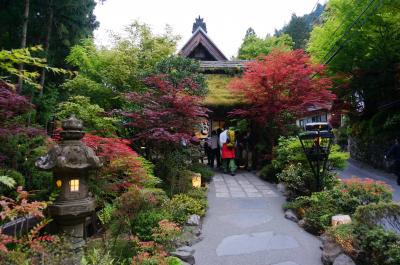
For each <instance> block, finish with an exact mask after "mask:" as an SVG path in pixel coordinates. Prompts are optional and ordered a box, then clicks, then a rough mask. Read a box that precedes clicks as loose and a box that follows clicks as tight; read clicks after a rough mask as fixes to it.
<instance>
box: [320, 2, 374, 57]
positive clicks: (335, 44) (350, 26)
mask: <svg viewBox="0 0 400 265" xmlns="http://www.w3.org/2000/svg"><path fill="white" fill-rule="evenodd" d="M375 1H376V0H371V1H370V2H369V3H368V5H367V7H365V8H364V10H363V11H362V12H361V13H360V14H359V15H358V16H357V17H356V19H354V20H353V22H352V23H350V25H349V26H348V27H347V28H346V30H345V31H344V32H343V34H342V35H341V36H340V38H339V39H338V40H336V41H335V42H334V44H333V45H332V47H331V48H330V49H329V51H328V52H327V53H326V54H325V56H324V57H323V58H322V61H323V60H325V58H327V57H328V56H329V54H330V53H331V52H332V51H333V50H334V48H335V47H336V46H337V44H338V43H340V42H341V40H342V39H343V38H345V37H346V35H348V34H349V32H350V31H351V30H352V29H353V27H354V26H355V25H356V24H357V22H358V21H359V20H360V18H361V17H362V16H363V15H364V14H365V12H367V11H368V9H369V8H370V7H371V6H372V4H373V3H374V2H375ZM345 21H346V20H343V22H342V24H341V25H343V24H344V22H345ZM338 30H339V27H338V28H337V29H336V30H335V32H337V31H338Z"/></svg>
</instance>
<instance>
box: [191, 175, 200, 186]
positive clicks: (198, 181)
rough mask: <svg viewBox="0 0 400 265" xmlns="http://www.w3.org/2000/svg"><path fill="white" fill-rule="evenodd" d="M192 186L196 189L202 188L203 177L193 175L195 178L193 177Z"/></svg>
mask: <svg viewBox="0 0 400 265" xmlns="http://www.w3.org/2000/svg"><path fill="white" fill-rule="evenodd" d="M192 186H193V187H195V188H200V187H201V175H200V174H196V175H193V177H192Z"/></svg>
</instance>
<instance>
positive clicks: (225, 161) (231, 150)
mask: <svg viewBox="0 0 400 265" xmlns="http://www.w3.org/2000/svg"><path fill="white" fill-rule="evenodd" d="M219 140H220V146H222V148H221V157H222V167H223V169H224V173H225V174H226V173H228V170H229V171H230V173H231V175H232V176H234V175H235V173H236V169H237V167H236V163H235V157H236V156H235V146H236V139H235V130H234V129H233V128H232V127H230V128H229V129H225V130H224V131H223V132H222V133H221V134H220V137H219Z"/></svg>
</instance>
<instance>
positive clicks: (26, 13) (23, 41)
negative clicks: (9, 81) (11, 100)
mask: <svg viewBox="0 0 400 265" xmlns="http://www.w3.org/2000/svg"><path fill="white" fill-rule="evenodd" d="M29 7H30V4H29V0H25V7H24V19H23V21H22V33H21V46H20V48H21V49H25V48H26V35H27V32H28V21H29ZM23 71H24V64H23V63H21V64H20V65H19V72H20V75H22V72H23ZM22 84H23V79H22V77H19V78H18V92H21V91H22Z"/></svg>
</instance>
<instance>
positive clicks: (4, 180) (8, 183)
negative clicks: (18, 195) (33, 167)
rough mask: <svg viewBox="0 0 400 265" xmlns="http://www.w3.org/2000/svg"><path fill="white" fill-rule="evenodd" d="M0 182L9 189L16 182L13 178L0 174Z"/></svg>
mask: <svg viewBox="0 0 400 265" xmlns="http://www.w3.org/2000/svg"><path fill="white" fill-rule="evenodd" d="M0 184H2V185H4V186H6V187H7V188H9V189H12V188H14V187H15V185H16V184H17V183H16V182H15V180H14V179H13V178H10V177H9V176H0Z"/></svg>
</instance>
